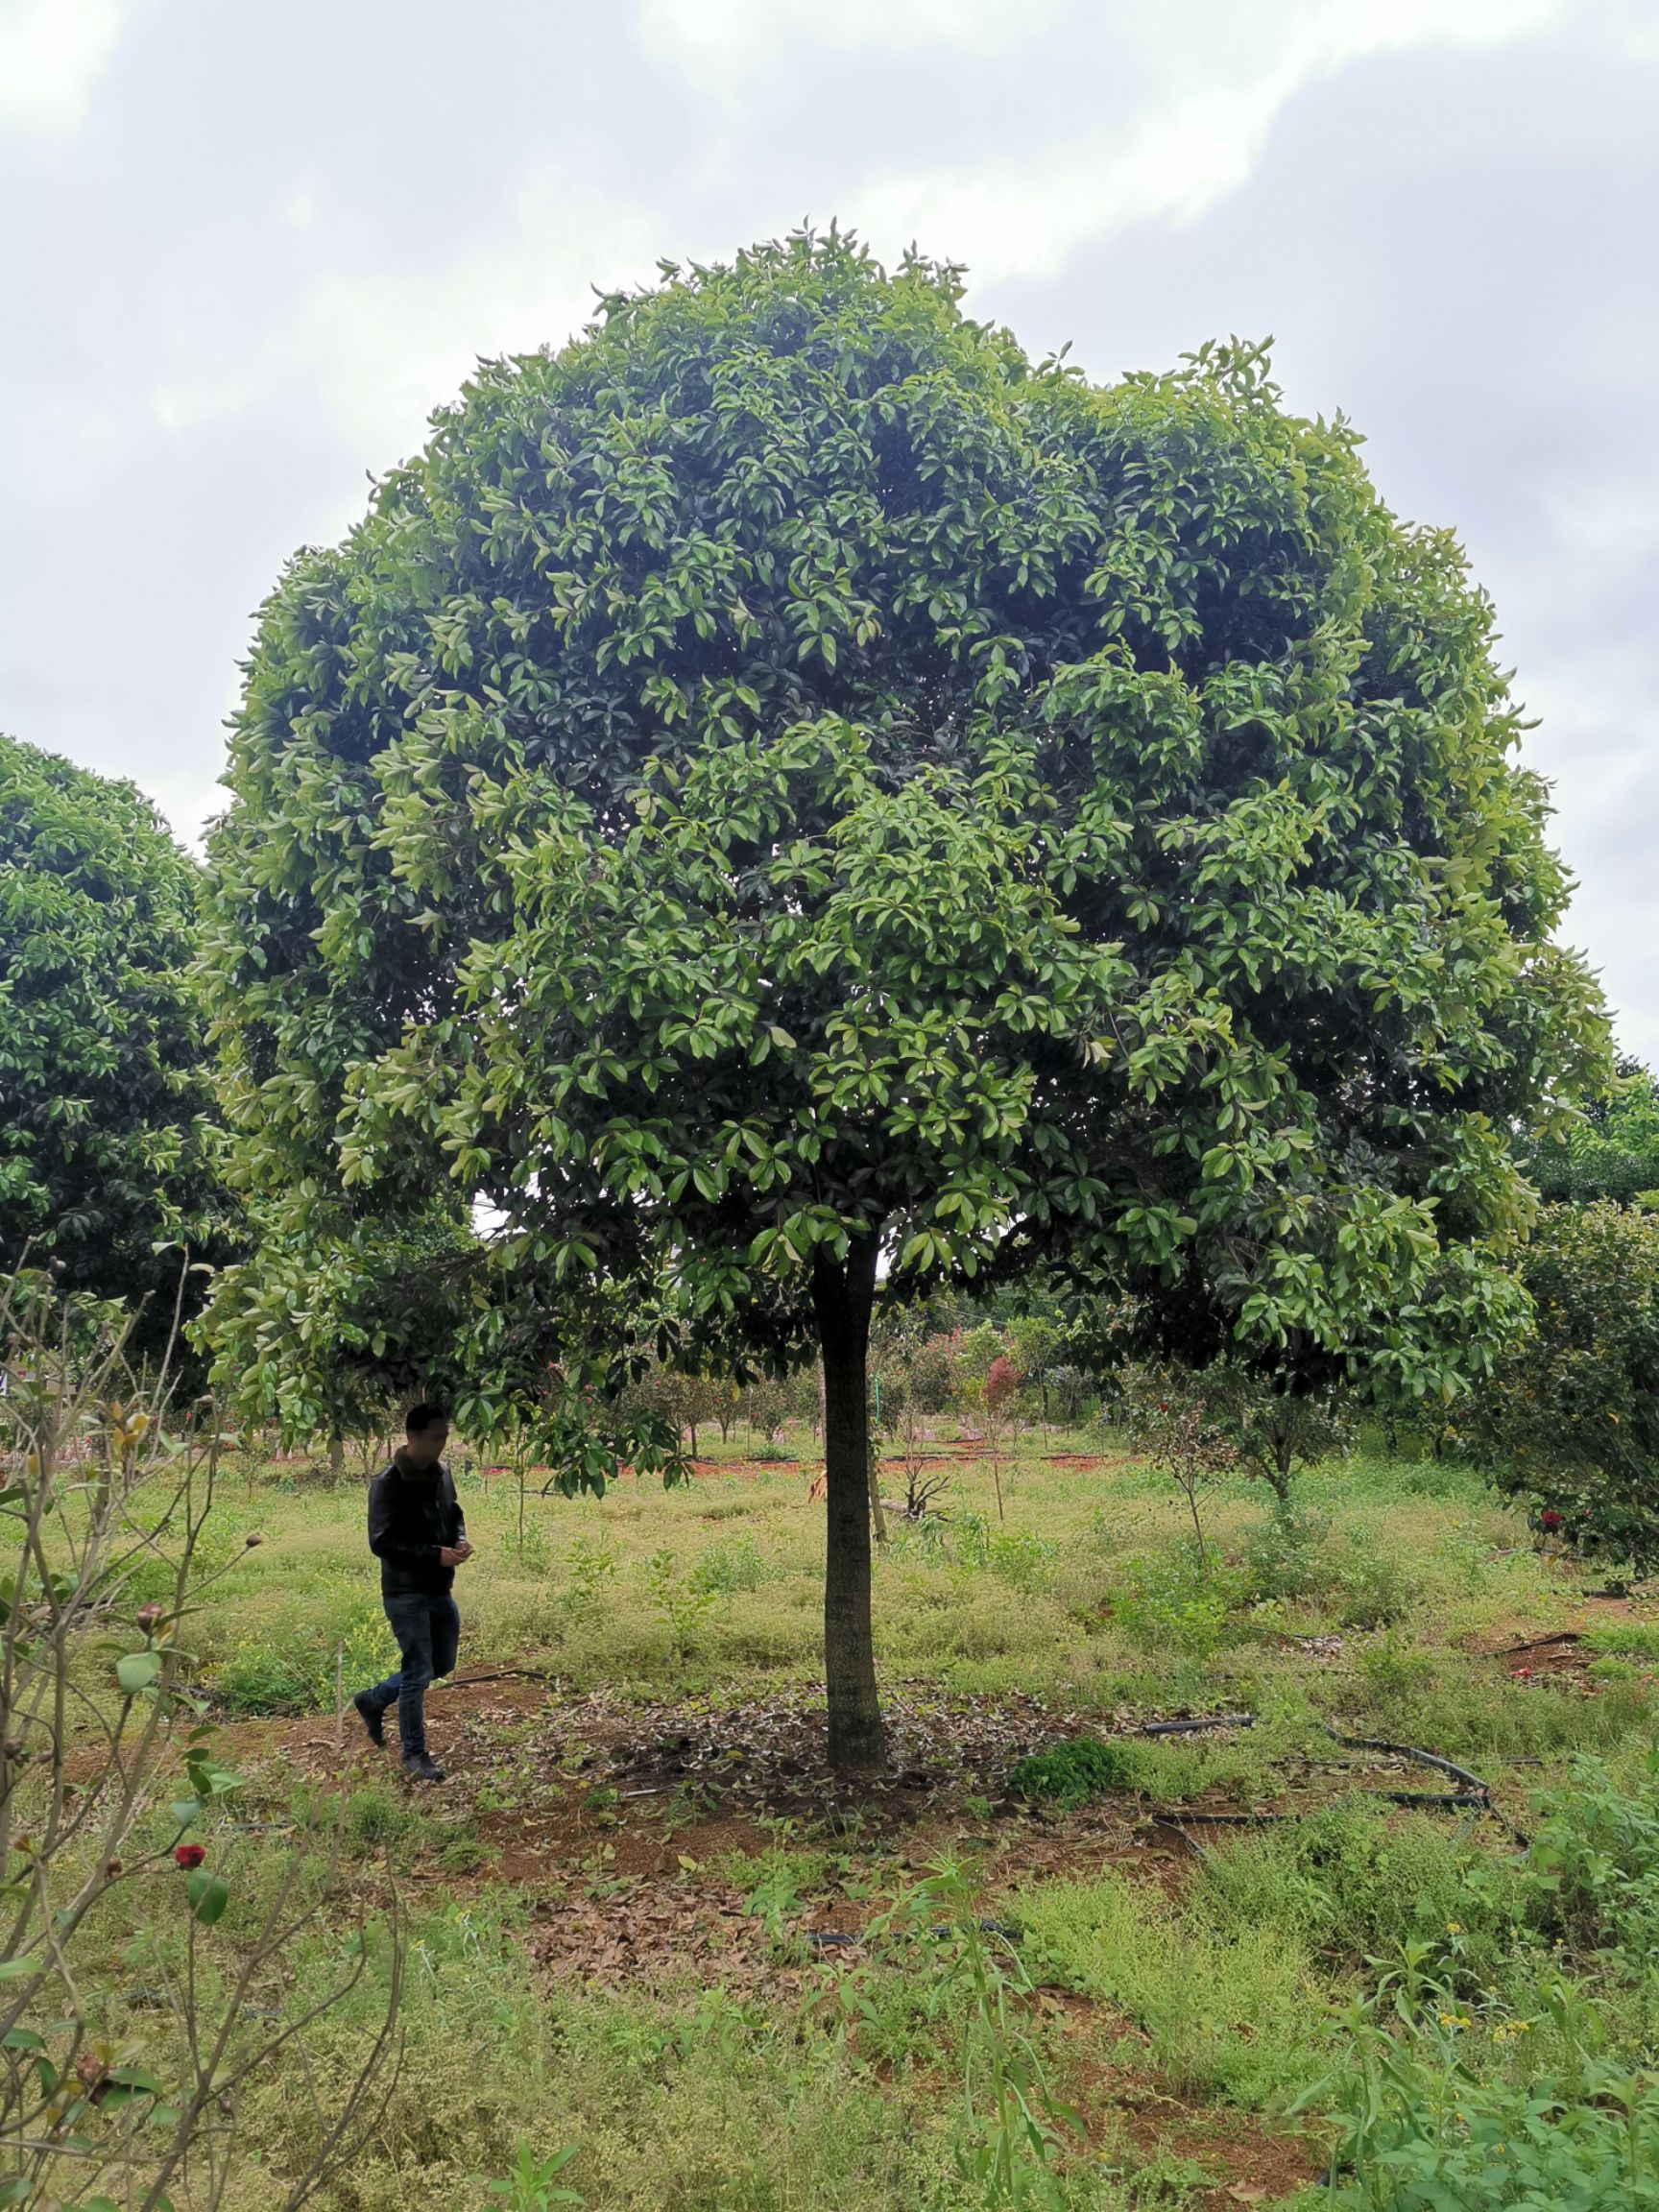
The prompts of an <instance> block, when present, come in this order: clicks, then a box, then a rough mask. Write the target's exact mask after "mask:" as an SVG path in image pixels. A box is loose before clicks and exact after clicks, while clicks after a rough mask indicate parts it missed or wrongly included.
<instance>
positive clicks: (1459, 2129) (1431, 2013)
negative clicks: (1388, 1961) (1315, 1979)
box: [1316, 1982, 1659, 2212]
mask: <svg viewBox="0 0 1659 2212" xmlns="http://www.w3.org/2000/svg"><path fill="white" fill-rule="evenodd" d="M1541 2024H1542V2025H1543V2026H1545V2027H1546V2028H1547V2029H1549V2030H1551V2031H1552V2042H1553V2044H1554V2045H1555V2046H1557V2047H1559V2048H1560V2049H1561V2050H1562V2051H1563V2053H1564V2056H1563V2058H1562V2060H1561V2062H1560V2063H1556V2064H1551V2067H1550V2068H1549V2070H1548V2071H1545V2072H1541V2073H1538V2074H1535V2075H1531V2076H1530V2077H1528V2076H1527V2074H1526V2073H1525V2072H1518V2073H1516V2074H1511V2073H1509V2072H1507V2071H1501V2070H1500V2071H1487V2067H1488V2065H1489V2064H1490V2063H1491V2061H1492V2060H1493V2059H1494V2058H1495V2057H1497V2058H1501V2057H1502V2056H1503V2053H1504V2051H1505V2049H1506V2048H1507V2049H1509V2050H1515V2049H1516V2048H1517V2047H1518V2046H1521V2045H1523V2044H1524V2043H1525V2042H1526V2041H1527V2035H1528V2033H1529V2032H1531V2030H1532V2029H1533V2027H1534V2025H1535V2024H1534V2023H1533V2022H1530V2021H1527V2020H1520V2019H1499V2020H1492V2019H1483V2018H1481V2017H1480V2016H1479V2015H1478V2014H1477V2013H1476V2012H1474V2011H1472V2010H1470V2009H1468V2008H1465V2007H1464V2005H1463V2004H1462V2003H1461V2001H1460V2000H1459V1998H1458V1997H1457V1995H1456V1994H1455V1992H1454V1991H1453V1990H1452V1989H1451V1988H1450V1987H1448V1986H1447V1985H1445V1984H1438V1983H1432V1982H1431V1983H1425V1984H1421V1985H1417V1986H1410V1985H1407V1988H1405V1989H1402V1990H1398V1991H1396V1992H1394V1993H1393V1996H1392V2002H1391V2004H1389V2005H1388V2006H1387V2007H1386V2008H1383V2007H1379V2006H1372V2007H1367V2008H1364V2009H1363V2010H1362V2011H1361V2012H1360V2014H1359V2015H1358V2018H1357V2020H1356V2034H1357V2040H1358V2064H1345V2065H1344V2066H1343V2067H1342V2069H1341V2071H1340V2072H1339V2073H1337V2074H1334V2075H1333V2076H1332V2077H1331V2078H1330V2079H1329V2080H1328V2081H1326V2082H1324V2083H1322V2084H1321V2085H1320V2092H1316V2094H1320V2093H1323V2094H1328V2095H1330V2096H1331V2097H1332V2098H1333V2099H1334V2104H1335V2106H1336V2110H1337V2112H1338V2115H1339V2117H1340V2119H1341V2121H1342V2124H1343V2133H1342V2136H1341V2139H1340V2141H1339V2143H1338V2146H1337V2150H1336V2152H1335V2157H1334V2166H1335V2169H1336V2171H1337V2172H1338V2174H1339V2175H1340V2176H1341V2177H1340V2178H1339V2179H1337V2180H1336V2181H1334V2184H1333V2186H1332V2189H1331V2194H1330V2199H1329V2202H1330V2204H1331V2205H1332V2206H1333V2207H1340V2208H1341V2212H1546V2208H1548V2212H1638V2208H1639V2207H1641V2206H1645V2205H1646V2206H1652V2205H1659V2082H1656V2081H1655V2080H1654V2079H1653V2077H1652V2076H1651V2075H1648V2074H1647V2073H1644V2072H1638V2071H1635V2070H1632V2069H1630V2068H1628V2067H1626V2066H1624V2065H1622V2064H1620V2063H1619V2062H1618V2061H1617V2060H1615V2059H1613V2058H1611V2057H1609V2056H1605V2055H1603V2054H1602V2053H1601V2051H1600V2050H1599V2035H1598V2033H1597V2031H1596V2027H1595V2022H1594V2019H1593V2016H1592V2014H1591V2012H1590V2009H1589V2008H1588V2006H1587V2004H1586V2002H1585V2000H1584V1999H1583V1998H1582V1997H1581V1996H1580V1995H1579V1994H1578V1993H1577V1992H1576V1991H1575V1990H1574V1989H1573V1988H1571V1987H1570V1986H1569V1985H1566V1984H1560V1985H1558V1986H1557V1987H1556V1988H1555V1989H1554V1990H1553V1991H1551V1994H1550V1996H1549V1999H1548V2001H1547V2006H1546V2014H1545V2016H1544V2019H1543V2021H1542V2023H1541Z"/></svg>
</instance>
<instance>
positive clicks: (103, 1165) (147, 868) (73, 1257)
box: [0, 737, 225, 1348]
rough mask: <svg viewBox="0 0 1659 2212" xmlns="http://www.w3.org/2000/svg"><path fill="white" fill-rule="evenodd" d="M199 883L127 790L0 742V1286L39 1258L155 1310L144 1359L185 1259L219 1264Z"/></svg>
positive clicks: (99, 1291) (12, 742)
mask: <svg viewBox="0 0 1659 2212" xmlns="http://www.w3.org/2000/svg"><path fill="white" fill-rule="evenodd" d="M198 875H199V871H198V870H197V868H196V866H195V864H194V863H193V862H192V861H191V860H190V859H189V858H188V857H187V856H186V855H185V854H183V853H182V852H180V849H179V847H178V846H177V845H176V844H175V843H174V841H173V839H172V837H171V836H170V835H169V834H168V832H167V829H166V827H165V825H164V824H163V823H162V821H161V819H160V817H159V816H158V815H157V813H156V809H155V807H154V806H153V805H151V803H150V801H149V800H148V799H146V798H144V797H143V796H142V794H141V793H139V792H138V791H136V790H135V789H134V788H133V786H132V784H131V783H120V782H110V781H107V780H106V779H105V778H103V777H101V776H93V775H90V774H88V773H87V771H86V770H85V769H83V768H76V767H73V766H71V764H70V763H69V762H68V761H67V760H60V759H59V758H57V757H55V756H54V755H52V754H49V753H40V752H36V749H35V748H34V747H33V746H30V745H24V744H20V743H19V742H18V741H17V740H16V739H15V738H12V737H0V1271H5V1270H10V1269H12V1268H13V1267H15V1266H16V1265H17V1264H18V1262H19V1260H20V1258H21V1257H22V1254H23V1252H24V1249H25V1247H28V1248H29V1249H30V1256H31V1260H32V1262H34V1263H35V1264H37V1265H44V1264H46V1263H47V1262H55V1263H56V1267H57V1270H58V1278H59V1281H60V1284H61V1286H62V1287H63V1288H64V1289H65V1290H67V1291H70V1292H89V1293H94V1294H96V1295H97V1296H99V1297H104V1298H121V1299H126V1300H129V1301H137V1300H140V1299H147V1300H148V1301H149V1304H148V1306H147V1309H146V1310H145V1313H144V1315H143V1317H142V1320H141V1322H140V1327H139V1335H138V1342H139V1344H140V1346H144V1347H149V1348H154V1347H155V1346H156V1345H157V1344H159V1343H162V1342H164V1341H165V1339H166V1336H167V1334H168V1332H169V1330H170V1329H171V1327H172V1324H173V1318H174V1310H175V1304H176V1300H177V1297H178V1293H179V1287H180V1269H181V1266H182V1265H183V1262H184V1252H185V1248H186V1247H188V1249H189V1251H190V1252H191V1254H192V1255H193V1256H195V1257H196V1258H199V1259H210V1258H213V1257H216V1256H218V1255H219V1254H220V1253H221V1252H222V1250H223V1247H224V1237H225V1221H224V1216H223V1203H222V1198H221V1194H220V1193H219V1191H218V1190H217V1187H216V1185H215V1183H214V1180H213V1175H212V1171H211V1146H210V1143H209V1142H208V1133H207V1131H206V1130H205V1129H204V1124H203V1121H202V1118H201V1117H202V1116H203V1115H204V1113H205V1112H206V1111H207V1109H208V1106H209V1098H208V1094H207V1092H206V1090H205V1087H204V1080H203V1071H202V1060H203V1055H204V1045H203V1039H202V1016H201V1013H200V1011H199V1008H198V1007H197V1005H196V1004H195V1003H194V1002H193V1001H192V998H191V995H190V991H189V986H188V982H187V971H188V968H189V965H190V961H191V958H192V956H193V953H194V949H195V931H196V895H197V881H198ZM158 1246H165V1249H157V1247H158ZM194 1302H195V1301H194V1300H193V1301H192V1303H194Z"/></svg>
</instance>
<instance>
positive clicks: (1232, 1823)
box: [1137, 1714, 1527, 1859]
mask: <svg viewBox="0 0 1659 2212" xmlns="http://www.w3.org/2000/svg"><path fill="white" fill-rule="evenodd" d="M1252 1718H1253V1717H1252V1716H1251V1715H1249V1714H1244V1715H1242V1716H1236V1715H1231V1714H1229V1715H1224V1716H1218V1717H1217V1718H1215V1719H1209V1720H1186V1721H1180V1720H1176V1721H1163V1722H1154V1723H1153V1724H1152V1725H1150V1726H1148V1727H1146V1728H1142V1729H1141V1730H1139V1731H1137V1733H1139V1734H1141V1735H1143V1736H1152V1735H1174V1734H1177V1733H1184V1732H1186V1731H1189V1730H1191V1729H1197V1728H1227V1727H1233V1728H1237V1727H1246V1728H1247V1727H1249V1726H1251V1725H1252ZM1325 1733H1326V1735H1327V1736H1329V1737H1330V1739H1331V1741H1332V1742H1333V1743H1340V1744H1341V1745H1342V1746H1343V1748H1344V1749H1346V1750H1349V1751H1382V1752H1384V1753H1386V1754H1387V1755H1388V1756H1389V1757H1390V1758H1394V1759H1410V1760H1413V1761H1415V1762H1416V1764H1417V1765H1418V1766H1420V1767H1432V1768H1433V1769H1434V1771H1435V1772H1436V1773H1437V1774H1444V1775H1446V1776H1448V1777H1449V1779H1450V1780H1452V1781H1454V1782H1460V1783H1462V1785H1463V1787H1462V1789H1461V1790H1455V1791H1439V1790H1356V1791H1349V1792H1347V1794H1349V1795H1350V1796H1357V1797H1371V1798H1376V1799H1378V1800H1380V1801H1381V1802H1382V1803H1383V1804H1385V1805H1405V1806H1408V1807H1411V1808H1413V1809H1415V1810H1417V1811H1419V1812H1433V1813H1484V1814H1486V1815H1489V1816H1490V1817H1491V1818H1492V1819H1494V1820H1496V1821H1497V1822H1498V1824H1499V1826H1500V1827H1501V1828H1503V1831H1504V1833H1505V1834H1506V1835H1508V1836H1511V1837H1513V1838H1514V1839H1515V1841H1516V1842H1517V1843H1518V1844H1519V1845H1520V1847H1521V1849H1522V1850H1523V1851H1525V1850H1526V1849H1527V1838H1526V1836H1525V1835H1523V1833H1522V1832H1521V1830H1520V1829H1519V1828H1517V1827H1516V1826H1515V1824H1514V1822H1513V1821H1512V1820H1510V1819H1508V1818H1507V1817H1506V1816H1505V1815H1503V1813H1501V1812H1500V1811H1499V1810H1498V1808H1497V1806H1495V1805H1494V1804H1493V1802H1492V1786H1491V1784H1490V1783H1489V1782H1486V1781H1483V1780H1482V1779H1481V1777H1480V1776H1479V1774H1474V1773H1471V1771H1470V1770H1469V1768H1468V1767H1459V1766H1458V1765H1457V1764H1456V1762H1455V1760H1451V1759H1442V1758H1441V1756H1440V1754H1439V1753H1438V1752H1437V1751H1424V1750H1420V1749H1419V1748H1418V1746H1417V1745H1416V1744H1414V1743H1388V1742H1386V1741H1385V1740H1384V1739H1383V1737H1380V1736H1349V1735H1345V1734H1344V1733H1343V1731H1342V1730H1341V1729H1340V1728H1333V1727H1331V1726H1330V1725H1329V1724H1327V1726H1326V1730H1325ZM1311 1818H1312V1815H1311V1814H1309V1813H1176V1812H1168V1811H1164V1812H1157V1813H1154V1814H1152V1815H1151V1821H1152V1825H1153V1827H1154V1828H1158V1829H1162V1830H1163V1831H1164V1833H1165V1834H1166V1835H1170V1836H1178V1837H1179V1838H1180V1839H1181V1840H1182V1842H1183V1843H1185V1844H1186V1845H1187V1846H1188V1848H1189V1849H1190V1850H1191V1851H1193V1852H1194V1853H1196V1855H1197V1856H1198V1857H1199V1858H1200V1859H1207V1858H1209V1856H1210V1854H1209V1852H1208V1851H1206V1850H1205V1848H1204V1846H1203V1844H1202V1843H1200V1842H1199V1841H1198V1839H1197V1838H1196V1837H1195V1836H1190V1835H1188V1833H1187V1830H1188V1829H1189V1828H1271V1827H1280V1826H1285V1825H1287V1824H1289V1823H1292V1822H1298V1821H1303V1820H1308V1819H1311Z"/></svg>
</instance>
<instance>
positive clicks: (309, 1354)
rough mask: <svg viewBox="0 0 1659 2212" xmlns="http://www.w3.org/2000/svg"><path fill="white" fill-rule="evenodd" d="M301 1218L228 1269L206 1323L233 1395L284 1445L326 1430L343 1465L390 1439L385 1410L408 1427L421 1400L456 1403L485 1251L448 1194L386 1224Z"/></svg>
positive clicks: (332, 1457)
mask: <svg viewBox="0 0 1659 2212" xmlns="http://www.w3.org/2000/svg"><path fill="white" fill-rule="evenodd" d="M302 1218H304V1219H306V1220H308V1223H309V1233H308V1234H303V1233H296V1234H293V1235H290V1236H279V1235H268V1236H267V1237H265V1238H262V1239H261V1240H260V1245H259V1256H258V1259H257V1261H256V1262H253V1263H244V1264H239V1265H236V1266H232V1267H228V1268H227V1269H226V1270H225V1271H224V1272H223V1273H222V1275H221V1276H220V1278H219V1280H218V1282H217V1283H216V1284H215V1286H214V1292H213V1298H212V1301H211V1304H210V1307H209V1310H208V1311H207V1313H206V1314H205V1315H204V1319H203V1323H202V1331H201V1333H202V1334H203V1336H204V1340H205V1341H207V1342H210V1343H211V1344H213V1346H214V1359H213V1369H212V1372H213V1380H214V1382H215V1383H216V1385H217V1386H218V1388H219V1389H220V1391H221V1392H222V1393H223V1395H224V1399H225V1402H226V1404H227V1405H233V1406H235V1407H236V1408H237V1409H238V1411H239V1413H240V1415H241V1417H242V1418H243V1419H244V1420H247V1421H260V1422H264V1421H275V1422H276V1425H277V1429H278V1431H279V1433H280V1435H281V1439H282V1441H283V1443H284V1444H290V1445H291V1444H296V1443H301V1444H302V1443H309V1442H311V1441H313V1440H315V1439H322V1440H324V1441H325V1443H326V1444H327V1446H328V1448H329V1461H330V1467H331V1471H332V1472H333V1473H334V1474H335V1475H336V1476H337V1475H338V1474H339V1472H340V1463H341V1447H342V1446H343V1445H344V1443H345V1442H346V1441H347V1440H348V1439H350V1438H357V1439H367V1438H371V1437H381V1436H384V1435H385V1434H386V1433H387V1424H388V1419H389V1417H392V1418H394V1419H395V1427H394V1430H393V1433H394V1434H395V1435H400V1434H401V1432H402V1413H403V1410H404V1408H405V1407H407V1406H408V1405H409V1404H410V1403H411V1402H412V1401H413V1400H415V1399H417V1398H434V1399H437V1400H439V1401H440V1402H443V1403H446V1402H447V1400H448V1398H449V1396H450V1395H451V1393H452V1392H453V1390H454V1387H455V1372H454V1360H455V1358H456V1350H457V1345H458V1343H459V1342H461V1341H463V1340H464V1339H465V1335H466V1332H467V1328H468V1324H469V1320H471V1319H473V1318H474V1317H475V1316H476V1314H477V1310H478V1300H479V1278H480V1274H481V1254H480V1248H479V1245H478V1241H477V1239H476V1238H474V1237H473V1236H472V1234H471V1232H470V1229H469V1226H468V1225H467V1224H466V1223H465V1222H463V1221H462V1220H461V1219H459V1218H458V1216H457V1212H456V1207H455V1204H454V1202H453V1199H452V1197H451V1198H449V1200H448V1202H447V1203H438V1204H434V1205H432V1206H430V1207H428V1209H427V1210H426V1212H425V1213H424V1214H415V1215H413V1216H410V1217H407V1218H402V1219H399V1220H397V1221H395V1222H392V1223H390V1224H387V1223H382V1222H379V1221H375V1220H369V1221H367V1222H363V1221H353V1220H351V1219H350V1218H349V1217H348V1216H345V1215H340V1216H336V1217H334V1218H332V1219H330V1218H328V1217H327V1216H319V1215H318V1214H315V1213H312V1214H309V1215H308V1216H304V1217H302ZM542 1334H545V1332H543V1333H542ZM544 1371H545V1362H544V1361H543V1373H544Z"/></svg>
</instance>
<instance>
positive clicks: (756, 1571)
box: [691, 1536, 766, 1597]
mask: <svg viewBox="0 0 1659 2212" xmlns="http://www.w3.org/2000/svg"><path fill="white" fill-rule="evenodd" d="M765 1573H766V1569H765V1566H764V1564H763V1562H762V1560H761V1557H760V1554H759V1552H758V1551H757V1550H756V1548H755V1539H754V1538H753V1537H752V1536H739V1537H736V1538H734V1539H733V1541H732V1542H731V1543H726V1544H710V1545H709V1549H708V1551H705V1552H704V1553H703V1555H702V1557H701V1558H700V1559H699V1560H698V1561H697V1564H696V1565H695V1566H694V1567H693V1568H692V1570H691V1584H692V1587H693V1589H696V1590H707V1591H710V1592H712V1593H713V1594H714V1595H715V1596H717V1597H729V1596H730V1595H731V1594H732V1593H733V1591H736V1590H757V1589H758V1588H759V1586H760V1584H761V1582H762V1580H763V1579H764V1577H765Z"/></svg>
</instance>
